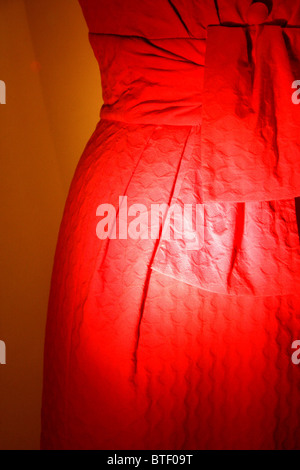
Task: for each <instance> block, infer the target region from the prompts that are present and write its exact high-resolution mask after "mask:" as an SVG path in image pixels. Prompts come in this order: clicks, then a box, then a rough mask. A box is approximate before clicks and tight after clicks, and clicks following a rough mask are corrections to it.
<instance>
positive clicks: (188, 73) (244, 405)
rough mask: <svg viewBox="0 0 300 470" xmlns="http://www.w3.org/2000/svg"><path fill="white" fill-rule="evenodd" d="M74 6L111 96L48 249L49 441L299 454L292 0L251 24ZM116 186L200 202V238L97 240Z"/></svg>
mask: <svg viewBox="0 0 300 470" xmlns="http://www.w3.org/2000/svg"><path fill="white" fill-rule="evenodd" d="M80 3H81V6H82V9H83V13H84V15H85V18H86V20H87V23H88V26H89V29H90V42H91V45H92V47H93V50H94V53H95V56H96V58H97V60H98V62H99V65H100V70H101V78H102V88H103V99H104V105H103V107H102V109H101V120H100V122H99V123H98V125H97V127H96V130H95V132H94V134H93V136H92V137H91V139H90V141H89V143H88V145H87V147H86V149H85V151H84V153H83V155H82V157H81V160H80V162H79V164H78V167H77V169H76V173H75V176H74V179H73V182H72V185H71V188H70V192H69V196H68V200H67V202H66V207H65V212H64V216H63V221H62V225H61V229H60V234H59V240H58V245H57V251H56V256H55V264H54V270H53V278H52V285H51V293H50V301H49V312H48V321H47V331H46V343H45V369H44V370H45V372H44V389H43V410H42V447H43V448H47V449H56V448H57V449H171V450H172V449H174V450H176V449H286V448H289V449H295V448H300V369H299V367H300V366H298V367H297V366H296V365H295V364H293V363H292V361H291V355H292V349H291V345H292V343H293V341H294V340H297V339H300V297H299V296H300V293H299V281H300V279H299V276H300V269H299V268H300V265H299V263H300V251H299V234H298V228H297V219H296V209H295V199H294V198H295V197H297V196H299V187H298V184H299V183H298V181H299V161H300V160H299V149H300V141H299V138H298V135H299V133H298V132H299V123H300V119H299V113H300V110H299V109H298V107H297V106H296V105H295V104H293V103H292V100H291V96H292V88H291V86H292V82H293V81H294V80H297V79H300V76H298V75H297V73H298V71H299V72H300V70H299V55H300V49H299V29H297V27H299V24H300V7H299V2H298V1H297V2H295V1H284V2H283V1H280V0H277V1H276V0H274V1H273V2H264V3H265V4H266V5H267V6H268V8H269V10H268V12H269V16H268V18H267V19H266V21H265V23H264V24H261V25H251V27H249V26H247V18H248V17H249V11H250V10H249V8H250V9H251V5H252V2H251V1H242V0H237V1H229V0H219V1H216V2H215V1H213V0H211V1H204V0H194V1H188V0H173V1H167V0H161V1H159V2H157V1H154V0H152V1H151V0H146V1H144V2H139V1H137V0H127V1H126V2H124V1H121V0H105V1H104V0H81V1H80ZM270 3H273V7H272V8H271V6H270ZM158 5H159V8H158ZM250 13H251V11H250ZM251 22H252V21H251ZM275 141H276V145H275V143H274V142H275ZM122 195H123V196H127V198H128V205H131V204H134V203H137V204H143V205H144V206H145V207H146V208H147V209H149V210H150V208H151V204H168V205H172V204H177V205H178V206H179V207H181V208H182V207H183V206H184V205H185V204H192V205H196V204H198V206H199V208H200V225H199V226H198V227H197V230H196V244H193V243H191V242H190V241H189V240H182V239H180V240H174V239H171V240H166V239H163V237H162V236H161V237H160V239H151V238H149V237H148V238H146V239H143V238H139V239H132V238H128V239H119V238H117V239H105V240H99V238H97V235H96V227H97V223H98V221H99V217H97V216H96V211H97V207H98V206H99V205H100V204H104V203H106V204H108V203H109V204H113V205H114V206H115V207H116V208H117V207H118V203H119V196H122ZM119 219H120V217H119V213H118V217H117V223H118V222H120V220H119ZM195 220H196V219H194V220H193V222H195ZM173 228H174V227H173ZM160 229H161V230H162V231H163V229H164V223H163V221H162V222H161V225H160ZM174 229H175V228H174Z"/></svg>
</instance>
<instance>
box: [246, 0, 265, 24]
mask: <svg viewBox="0 0 300 470" xmlns="http://www.w3.org/2000/svg"><path fill="white" fill-rule="evenodd" d="M268 16H269V9H268V7H267V5H266V4H265V3H263V2H255V3H252V4H251V5H250V7H249V8H248V11H247V23H248V24H261V23H264V22H265V21H266V20H267V18H268Z"/></svg>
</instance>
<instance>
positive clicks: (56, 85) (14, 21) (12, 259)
mask: <svg viewBox="0 0 300 470" xmlns="http://www.w3.org/2000/svg"><path fill="white" fill-rule="evenodd" d="M0 80H4V81H5V83H6V87H7V103H6V104H5V105H0V204H1V238H0V240H1V243H0V247H1V250H0V257H1V272H0V276H1V278H0V340H4V341H5V343H6V348H7V364H6V365H0V449H37V448H38V447H39V434H40V407H41V386H42V360H43V341H44V328H45V321H46V309H47V301H48V292H49V284H50V275H51V268H52V262H53V255H54V249H55V242H56V237H57V232H58V227H59V222H60V218H61V214H62V210H63V205H64V201H65V197H66V194H67V190H68V187H69V183H70V180H71V177H72V174H73V172H74V169H75V166H76V164H77V161H78V159H79V157H80V155H81V153H82V150H83V147H84V145H85V143H86V142H87V140H88V138H89V136H90V134H91V133H92V131H93V129H94V127H95V125H96V121H97V119H98V114H99V107H100V80H99V72H98V68H97V64H96V61H95V60H94V58H93V55H92V52H91V49H90V46H89V43H88V39H87V28H86V25H85V23H84V19H83V17H82V13H81V10H80V7H79V5H78V4H77V0H43V1H40V0H0Z"/></svg>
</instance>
